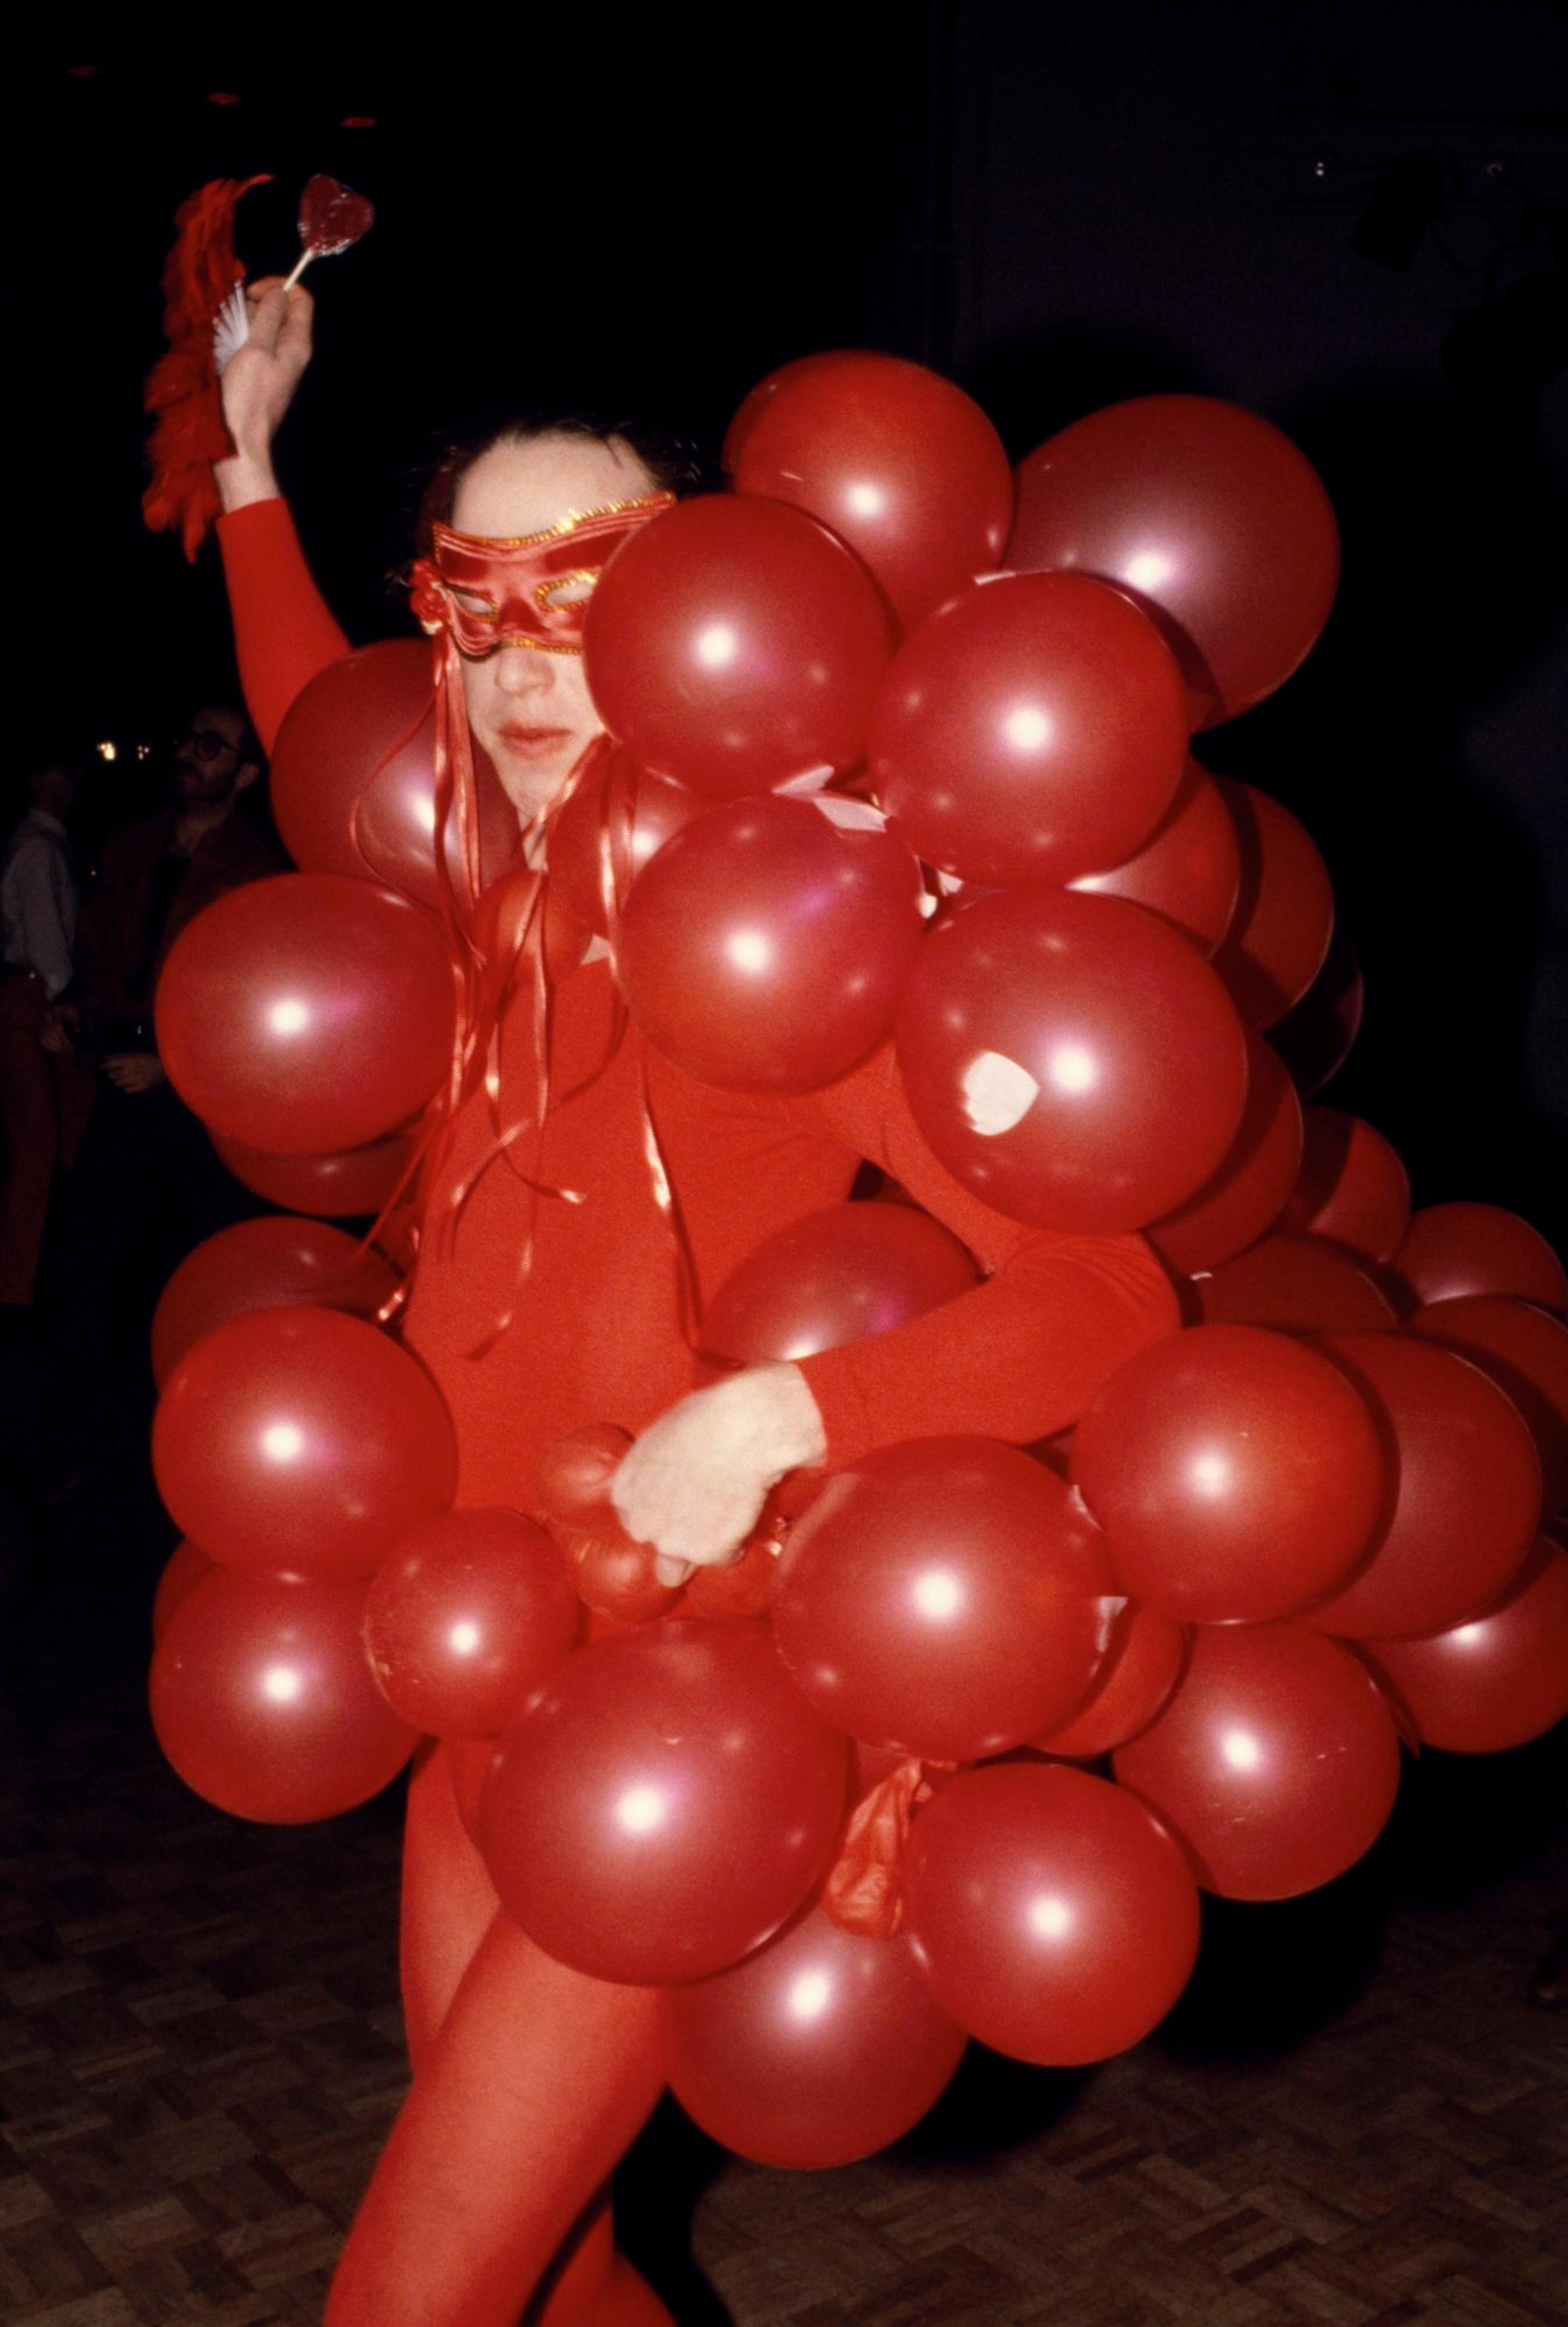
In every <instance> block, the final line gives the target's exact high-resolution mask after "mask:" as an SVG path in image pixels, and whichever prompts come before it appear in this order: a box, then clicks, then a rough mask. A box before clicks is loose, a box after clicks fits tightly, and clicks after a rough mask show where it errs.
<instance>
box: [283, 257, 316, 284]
mask: <svg viewBox="0 0 1568 2327" xmlns="http://www.w3.org/2000/svg"><path fill="white" fill-rule="evenodd" d="M315 255H316V254H315V252H314V251H313V250H302V251H301V253H300V257H299V265H298V266H296V267H295V268H294V273H293V274H292V275H291V276H288V277H287V279H286V280H285V284H284V286H283V287H284V289H285V291H292V290H293V289H294V285H295V284H296V283H297V282H298V281H299V279H300V276H302V275H303V273H304V271H305V269H306V267H307V266H309V265H310V263H311V261H312V259H313V257H315Z"/></svg>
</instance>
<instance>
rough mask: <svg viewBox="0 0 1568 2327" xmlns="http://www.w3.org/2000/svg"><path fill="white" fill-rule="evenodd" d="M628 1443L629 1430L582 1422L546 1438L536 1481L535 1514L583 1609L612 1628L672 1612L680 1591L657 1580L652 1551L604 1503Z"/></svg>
mask: <svg viewBox="0 0 1568 2327" xmlns="http://www.w3.org/2000/svg"><path fill="white" fill-rule="evenodd" d="M630 1444H631V1434H630V1431H626V1430H621V1429H619V1428H618V1427H617V1426H616V1425H615V1424H614V1423H612V1422H590V1423H584V1424H583V1425H581V1427H579V1428H578V1429H576V1430H569V1431H567V1432H566V1433H565V1435H563V1436H562V1437H560V1438H553V1439H552V1440H551V1441H550V1444H548V1445H547V1446H546V1448H545V1450H544V1452H543V1453H541V1454H540V1456H539V1463H538V1471H537V1492H538V1499H539V1510H540V1515H541V1517H542V1518H543V1519H544V1521H545V1525H546V1527H547V1528H549V1530H550V1533H551V1535H552V1536H553V1537H554V1538H555V1542H556V1544H557V1545H558V1547H560V1549H561V1551H562V1553H563V1554H564V1555H565V1560H566V1568H567V1574H568V1575H569V1576H570V1578H571V1584H572V1589H573V1591H574V1593H576V1595H577V1597H578V1599H579V1600H581V1602H582V1603H583V1606H584V1607H585V1608H592V1609H593V1611H594V1612H595V1614H597V1615H600V1616H606V1617H609V1618H611V1619H612V1620H613V1621H615V1622H617V1623H621V1624H643V1623H647V1622H649V1621H650V1620H651V1619H652V1618H653V1617H655V1616H662V1615H663V1614H665V1612H667V1610H668V1609H670V1608H673V1607H674V1605H675V1603H676V1602H677V1600H678V1599H679V1598H680V1590H679V1587H678V1586H677V1587H675V1588H674V1589H672V1588H671V1587H670V1586H669V1585H668V1584H661V1583H660V1582H659V1580H658V1575H657V1574H656V1573H655V1570H654V1558H655V1553H654V1549H653V1546H652V1545H651V1544H647V1543H638V1542H637V1541H636V1540H635V1539H634V1538H633V1537H631V1536H629V1535H628V1534H627V1532H626V1529H625V1528H623V1527H622V1526H621V1520H620V1517H619V1515H618V1513H617V1511H616V1509H615V1505H614V1503H613V1501H612V1500H611V1493H610V1486H611V1480H612V1479H613V1478H614V1476H615V1473H616V1472H617V1471H618V1470H619V1469H620V1467H621V1457H622V1456H623V1455H624V1454H625V1453H626V1451H627V1449H628V1448H629V1447H630Z"/></svg>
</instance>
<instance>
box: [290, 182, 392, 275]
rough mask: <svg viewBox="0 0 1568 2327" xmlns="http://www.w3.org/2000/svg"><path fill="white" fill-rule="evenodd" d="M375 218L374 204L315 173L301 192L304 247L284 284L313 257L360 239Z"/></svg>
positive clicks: (329, 253) (329, 255)
mask: <svg viewBox="0 0 1568 2327" xmlns="http://www.w3.org/2000/svg"><path fill="white" fill-rule="evenodd" d="M375 222H376V206H375V204H374V202H371V201H367V200H366V198H365V196H364V195H363V194H357V193H356V192H354V189H353V188H352V186H345V185H343V184H341V182H340V181H339V180H338V179H336V178H328V177H324V176H323V175H322V174H321V173H319V172H318V173H317V174H316V176H315V177H313V178H311V179H309V180H307V182H306V184H305V190H304V192H303V194H302V195H301V196H300V240H301V242H302V243H303V245H304V248H303V250H302V251H301V253H300V257H299V265H298V266H296V267H295V268H294V272H293V274H292V275H291V276H289V278H288V283H285V285H284V288H285V290H287V288H288V287H289V284H293V283H297V282H298V281H299V279H300V276H302V275H303V273H304V271H305V268H306V267H307V266H309V265H310V263H311V261H312V259H313V258H335V257H337V255H338V253H339V251H341V250H347V249H348V248H350V245H351V244H353V243H356V242H358V241H359V237H360V236H361V235H362V234H365V233H367V232H368V231H369V229H370V228H371V227H372V226H373V225H374V224H375Z"/></svg>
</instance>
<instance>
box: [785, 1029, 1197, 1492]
mask: <svg viewBox="0 0 1568 2327" xmlns="http://www.w3.org/2000/svg"><path fill="white" fill-rule="evenodd" d="M797 1104H798V1105H799V1106H801V1107H809V1108H810V1109H811V1111H812V1112H813V1113H814V1114H815V1115H816V1117H817V1120H818V1121H819V1122H820V1123H821V1124H822V1125H823V1126H824V1128H826V1129H828V1130H830V1131H831V1132H832V1133H833V1134H834V1135H835V1137H837V1138H839V1139H842V1140H843V1141H844V1142H845V1144H846V1145H849V1146H852V1147H853V1148H854V1149H855V1150H856V1151H857V1152H858V1153H859V1154H862V1155H867V1156H869V1157H870V1158H871V1159H872V1161H873V1163H876V1164H881V1165H882V1168H883V1170H884V1171H887V1172H889V1173H891V1174H892V1176H893V1178H894V1179H896V1180H898V1181H899V1182H901V1184H902V1185H903V1186H904V1187H905V1188H907V1189H908V1190H909V1192H910V1195H911V1196H913V1198H914V1199H915V1201H916V1202H917V1203H919V1204H921V1205H923V1206H924V1208H925V1209H926V1210H927V1211H929V1212H931V1213H933V1214H934V1215H935V1216H936V1218H937V1219H938V1220H941V1221H942V1222H943V1224H944V1225H945V1226H946V1227H947V1228H949V1229H952V1231H953V1233H954V1235H955V1236H957V1237H958V1238H961V1239H962V1240H963V1242H964V1243H965V1244H966V1245H967V1246H968V1248H969V1249H970V1251H971V1252H973V1253H974V1255H975V1258H976V1259H977V1260H978V1261H979V1262H980V1263H981V1265H982V1266H983V1267H985V1268H986V1269H987V1270H989V1271H990V1272H992V1274H991V1275H990V1276H989V1277H988V1279H987V1281H986V1282H985V1284H984V1285H978V1286H976V1288H975V1291H974V1292H973V1293H966V1294H961V1295H960V1297H959V1298H958V1299H957V1300H956V1301H948V1302H945V1303H944V1304H942V1306H941V1307H940V1308H938V1309H933V1310H930V1311H929V1312H928V1313H927V1314H926V1315H925V1316H923V1317H917V1318H915V1319H914V1320H913V1321H912V1322H910V1324H907V1325H901V1326H899V1327H897V1328H896V1329H895V1330H894V1331H893V1332H889V1333H879V1334H875V1335H873V1336H871V1337H870V1338H868V1339H866V1340H863V1341H851V1342H848V1343H846V1344H845V1346H844V1347H843V1348H842V1349H837V1350H824V1351H823V1352H822V1353H821V1355H820V1356H818V1357H814V1358H806V1359H804V1360H800V1370H801V1372H802V1373H803V1374H804V1375H805V1377H806V1379H807V1382H808V1383H809V1384H810V1387H811V1392H812V1395H813V1397H815V1398H816V1400H817V1405H818V1406H819V1407H820V1408H821V1411H822V1418H823V1422H824V1425H825V1426H826V1432H827V1441H828V1460H829V1462H830V1463H832V1464H834V1465H835V1466H837V1465H841V1464H843V1463H850V1462H854V1460H855V1459H856V1458H857V1457H858V1456H859V1455H861V1454H863V1453H866V1452H867V1451H868V1450H869V1449H870V1448H872V1447H873V1446H877V1445H881V1444H886V1443H887V1442H888V1441H890V1440H892V1439H899V1438H911V1437H917V1436H919V1437H929V1436H936V1435H942V1434H945V1433H947V1432H949V1431H962V1432H975V1433H977V1434H979V1435H982V1436H985V1437H988V1438H1003V1439H1008V1440H1011V1441H1012V1442H1013V1444H1017V1445H1026V1444H1029V1443H1031V1441H1032V1440H1034V1439H1037V1438H1044V1437H1048V1436H1050V1435H1053V1434H1054V1433H1055V1432H1056V1431H1058V1430H1061V1429H1064V1428H1066V1427H1067V1425H1069V1424H1070V1423H1073V1422H1076V1421H1077V1420H1078V1416H1080V1415H1081V1414H1082V1412H1083V1410H1084V1408H1085V1406H1087V1404H1088V1402H1089V1400H1090V1398H1091V1397H1093V1396H1094V1394H1095V1392H1096V1391H1097V1389H1098V1388H1099V1387H1100V1385H1101V1383H1102V1382H1103V1381H1105V1380H1106V1378H1107V1377H1108V1376H1109V1375H1111V1374H1112V1373H1114V1372H1115V1369H1116V1368H1117V1367H1118V1366H1119V1365H1121V1364H1122V1363H1123V1362H1124V1361H1125V1360H1126V1359H1128V1358H1130V1357H1132V1356H1134V1354H1135V1352H1136V1351H1138V1350H1141V1349H1143V1348H1145V1347H1147V1345H1148V1344H1149V1343H1150V1342H1153V1341H1161V1340H1162V1339H1163V1338H1164V1336H1165V1335H1166V1334H1167V1333H1173V1332H1176V1330H1177V1329H1178V1327H1179V1326H1180V1324H1181V1315H1180V1313H1179V1311H1178V1308H1177V1304H1176V1295H1175V1292H1174V1290H1173V1288H1172V1286H1171V1282H1170V1279H1169V1278H1168V1277H1167V1276H1166V1275H1165V1272H1164V1270H1163V1269H1162V1267H1161V1266H1160V1264H1159V1262H1158V1261H1157V1260H1156V1259H1155V1257H1154V1256H1153V1253H1152V1252H1151V1250H1150V1248H1149V1247H1148V1246H1147V1245H1146V1244H1145V1243H1144V1241H1143V1238H1142V1237H1139V1236H1091V1235H1082V1236H1074V1235H1068V1234H1064V1233H1062V1232H1059V1231H1058V1230H1055V1229H1031V1228H1027V1227H1025V1226H1024V1225H1023V1224H1022V1222H1021V1221H1018V1220H1008V1219H1007V1218H1005V1217H1004V1215H1003V1214H1002V1213H1000V1212H997V1211H994V1210H992V1209H991V1207H990V1206H989V1205H988V1204H984V1203H982V1202H981V1201H980V1200H979V1198H978V1197H976V1196H973V1195H971V1194H970V1193H969V1192H968V1190H967V1189H966V1188H964V1187H963V1186H961V1185H960V1183H959V1182H957V1180H955V1179H954V1178H953V1177H952V1176H951V1174H950V1173H947V1171H945V1170H944V1169H943V1167H942V1165H941V1164H938V1161H937V1159H936V1157H935V1156H934V1155H933V1154H932V1153H931V1151H930V1149H929V1147H928V1146H927V1145H926V1142H925V1140H924V1139H923V1138H922V1137H921V1135H920V1133H919V1130H918V1129H917V1128H916V1126H915V1122H914V1118H913V1117H912V1116H911V1115H910V1109H909V1104H908V1101H907V1100H906V1099H905V1098H904V1095H903V1086H902V1083H901V1080H900V1078H899V1074H898V1071H897V1068H896V1066H895V1063H894V1061H893V1056H892V1051H891V1045H889V1046H887V1047H885V1048H884V1049H883V1050H882V1051H879V1052H878V1053H877V1054H876V1055H875V1056H874V1057H873V1059H871V1060H870V1061H868V1062H867V1064H866V1065H865V1066H863V1067H862V1068H861V1069H860V1070H858V1071H857V1072H856V1073H854V1074H853V1075H850V1076H846V1077H845V1079H844V1080H843V1081H842V1082H840V1083H837V1084H835V1085H834V1086H833V1087H832V1088H831V1089H828V1090H826V1091H821V1092H817V1093H815V1094H813V1095H812V1097H811V1098H810V1099H809V1100H803V1101H799V1102H797Z"/></svg>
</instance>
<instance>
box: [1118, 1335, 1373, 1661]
mask: <svg viewBox="0 0 1568 2327" xmlns="http://www.w3.org/2000/svg"><path fill="white" fill-rule="evenodd" d="M1072 1476H1073V1481H1074V1483H1075V1484H1076V1486H1077V1487H1078V1491H1079V1493H1080V1494H1081V1495H1082V1496H1083V1499H1084V1500H1085V1502H1086V1503H1087V1505H1088V1508H1089V1510H1090V1512H1091V1513H1092V1514H1093V1516H1094V1518H1095V1519H1096V1520H1097V1522H1098V1524H1099V1526H1100V1527H1101V1528H1103V1529H1104V1530H1105V1537H1106V1550H1107V1552H1108V1553H1109V1555H1110V1559H1111V1565H1112V1566H1113V1568H1114V1569H1115V1575H1116V1581H1117V1583H1118V1584H1120V1585H1121V1587H1122V1589H1123V1591H1124V1592H1126V1593H1129V1594H1130V1595H1131V1597H1132V1598H1133V1599H1134V1600H1136V1601H1139V1602H1140V1603H1143V1605H1144V1606H1146V1607H1150V1608H1158V1609H1160V1610H1161V1611H1162V1612H1163V1613H1164V1614H1165V1615H1167V1616H1174V1617H1177V1618H1179V1619H1181V1620H1182V1621H1186V1622H1188V1623H1199V1624H1255V1623H1260V1622H1263V1621H1266V1620H1267V1619H1268V1618H1270V1617H1274V1616H1286V1615H1289V1614H1291V1613H1292V1612H1293V1611H1294V1610H1296V1609H1298V1608H1304V1607H1305V1606H1306V1605H1307V1604H1308V1603H1309V1602H1310V1601H1313V1600H1317V1599H1320V1598H1321V1596H1322V1594H1323V1593H1325V1592H1327V1591H1329V1590H1330V1588H1331V1587H1332V1586H1333V1585H1334V1584H1337V1583H1339V1581H1340V1580H1341V1579H1342V1578H1343V1577H1344V1576H1346V1575H1349V1571H1350V1569H1351V1567H1352V1566H1353V1565H1354V1564H1355V1562H1356V1559H1357V1557H1358V1555H1359V1554H1361V1553H1362V1552H1364V1551H1365V1550H1366V1548H1367V1544H1368V1543H1369V1541H1370V1540H1371V1537H1372V1531H1373V1528H1375V1527H1376V1525H1377V1520H1378V1517H1379V1515H1380V1513H1381V1511H1382V1509H1383V1507H1384V1503H1385V1500H1386V1496H1387V1493H1388V1486H1389V1481H1388V1475H1387V1469H1386V1463H1385V1460H1384V1453H1383V1448H1382V1444H1381V1442H1380V1440H1379V1437H1378V1434H1377V1425H1376V1424H1375V1422H1374V1420H1373V1417H1372V1416H1371V1414H1370V1413H1369V1412H1368V1411H1367V1406H1366V1403H1365V1401H1364V1400H1363V1399H1362V1398H1361V1397H1359V1396H1358V1394H1357V1392H1356V1390H1355V1389H1354V1388H1352V1387H1351V1385H1350V1383H1349V1382H1348V1381H1347V1380H1346V1379H1345V1378H1344V1377H1343V1375H1342V1374H1340V1373H1339V1371H1338V1370H1337V1369H1336V1368H1335V1367H1334V1366H1332V1365H1331V1364H1330V1362H1329V1360H1328V1359H1327V1358H1324V1357H1321V1356H1320V1355H1319V1354H1318V1353H1317V1351H1316V1350H1309V1349H1306V1348H1304V1347H1303V1346H1302V1343H1301V1342H1300V1341H1292V1340H1291V1339H1290V1337H1289V1336H1288V1335H1287V1334H1284V1333H1266V1332H1260V1331H1259V1330H1258V1329H1257V1328H1256V1327H1254V1326H1250V1325H1199V1326H1196V1327H1194V1328H1193V1329H1192V1331H1190V1332H1185V1333H1175V1334H1172V1335H1171V1336H1170V1337H1169V1338H1168V1339H1167V1340H1165V1341H1157V1342H1156V1343H1155V1344H1154V1346H1153V1348H1152V1349H1148V1350H1141V1351H1140V1352H1139V1354H1138V1355H1137V1356H1136V1357H1134V1358H1130V1359H1129V1360H1127V1362H1126V1363H1125V1365H1123V1366H1119V1367H1118V1368H1117V1369H1116V1371H1115V1373H1114V1374H1113V1375H1112V1376H1111V1378H1110V1379H1109V1381H1107V1382H1106V1384H1105V1385H1104V1387H1103V1388H1101V1389H1100V1390H1099V1391H1098V1393H1097V1396H1096V1397H1095V1398H1094V1400H1093V1401H1092V1403H1091V1404H1090V1406H1089V1408H1088V1411H1087V1414H1085V1416H1083V1418H1082V1420H1081V1421H1080V1422H1079V1424H1078V1429H1077V1431H1076V1433H1075V1434H1074V1437H1073V1450H1072Z"/></svg>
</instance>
